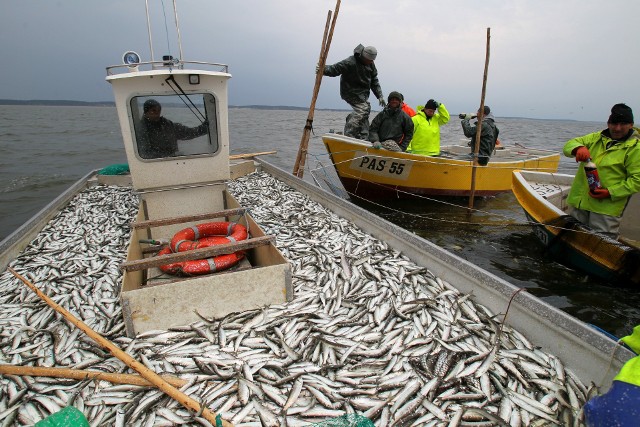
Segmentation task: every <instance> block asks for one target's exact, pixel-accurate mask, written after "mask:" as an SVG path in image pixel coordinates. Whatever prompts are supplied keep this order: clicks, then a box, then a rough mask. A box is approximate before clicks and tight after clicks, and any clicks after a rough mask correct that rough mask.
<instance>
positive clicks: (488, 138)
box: [460, 105, 500, 166]
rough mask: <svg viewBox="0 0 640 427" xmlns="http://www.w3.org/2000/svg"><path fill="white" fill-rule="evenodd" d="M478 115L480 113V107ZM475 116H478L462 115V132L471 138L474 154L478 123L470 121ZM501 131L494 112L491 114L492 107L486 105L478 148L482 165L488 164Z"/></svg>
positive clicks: (479, 161) (479, 160)
mask: <svg viewBox="0 0 640 427" xmlns="http://www.w3.org/2000/svg"><path fill="white" fill-rule="evenodd" d="M478 115H480V109H478ZM475 117H476V116H472V115H471V114H465V115H464V116H463V115H462V114H461V115H460V118H461V119H462V122H461V124H462V132H464V136H466V137H467V138H471V142H470V143H469V146H470V147H471V154H474V153H475V149H476V130H477V123H476V124H475V125H471V123H470V121H471V119H473V118H475ZM499 133H500V130H499V129H498V127H497V126H496V121H495V118H494V117H493V114H491V109H490V108H489V107H488V106H487V105H485V106H484V115H483V117H482V130H481V131H480V148H479V150H478V164H479V165H480V166H486V165H487V163H489V159H490V158H491V155H492V154H493V150H494V149H495V148H496V141H497V140H498V134H499Z"/></svg>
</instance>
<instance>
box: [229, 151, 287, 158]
mask: <svg viewBox="0 0 640 427" xmlns="http://www.w3.org/2000/svg"><path fill="white" fill-rule="evenodd" d="M275 153H277V151H261V152H258V153H246V154H231V155H230V156H229V160H238V159H248V158H251V157H256V156H264V155H266V154H275Z"/></svg>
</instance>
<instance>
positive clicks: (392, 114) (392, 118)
mask: <svg viewBox="0 0 640 427" xmlns="http://www.w3.org/2000/svg"><path fill="white" fill-rule="evenodd" d="M402 99H404V97H403V96H402V94H401V93H400V92H396V91H393V92H391V93H390V94H389V98H388V101H389V102H388V103H387V106H386V107H385V108H384V110H382V111H381V112H379V113H378V115H377V116H376V117H375V118H374V119H373V121H372V122H371V128H370V132H369V141H371V142H372V143H373V147H374V148H386V149H387V150H391V151H405V150H406V149H407V146H408V145H409V143H410V142H411V138H413V122H412V121H411V117H409V115H408V114H407V113H405V112H404V111H402V108H401V106H400V105H401V104H402Z"/></svg>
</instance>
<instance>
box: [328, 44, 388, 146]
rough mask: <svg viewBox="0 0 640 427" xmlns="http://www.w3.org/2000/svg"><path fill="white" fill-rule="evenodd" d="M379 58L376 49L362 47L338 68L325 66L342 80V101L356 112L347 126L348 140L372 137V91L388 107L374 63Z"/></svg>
mask: <svg viewBox="0 0 640 427" xmlns="http://www.w3.org/2000/svg"><path fill="white" fill-rule="evenodd" d="M377 55H378V51H377V50H376V48H375V47H373V46H367V47H364V46H363V45H361V44H359V45H358V46H356V48H355V49H354V50H353V55H352V56H350V57H348V58H346V59H344V60H342V61H340V62H338V63H336V64H334V65H325V67H324V70H323V72H322V74H323V75H325V76H329V77H336V76H340V97H341V98H342V99H344V100H345V101H347V103H348V104H349V105H350V106H351V108H353V113H351V114H349V115H348V116H347V122H346V124H345V126H344V134H345V135H346V136H350V137H352V138H358V139H364V140H366V139H367V138H368V137H369V114H370V113H371V104H370V103H369V101H368V99H369V91H372V92H373V94H374V95H375V96H376V98H378V101H379V102H380V106H381V107H384V106H385V101H384V96H383V95H382V88H381V87H380V82H378V70H377V69H376V66H375V64H374V62H373V61H374V60H375V59H376V56H377ZM316 72H318V70H316Z"/></svg>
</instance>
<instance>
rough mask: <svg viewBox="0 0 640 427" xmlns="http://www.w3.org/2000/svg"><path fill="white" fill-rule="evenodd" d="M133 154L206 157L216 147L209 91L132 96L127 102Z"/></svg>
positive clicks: (214, 116) (212, 100)
mask: <svg viewBox="0 0 640 427" xmlns="http://www.w3.org/2000/svg"><path fill="white" fill-rule="evenodd" d="M130 108H131V117H133V121H134V126H133V131H134V140H135V142H136V143H135V147H136V155H137V156H138V157H139V158H140V159H142V160H162V159H168V158H169V159H171V158H175V157H185V156H188V157H193V156H210V155H213V154H215V153H216V152H217V151H218V148H219V136H218V122H217V105H216V99H215V97H214V96H213V95H212V94H210V93H204V94H189V95H188V96H185V95H181V96H178V95H154V96H136V97H133V98H132V99H131V102H130Z"/></svg>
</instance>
